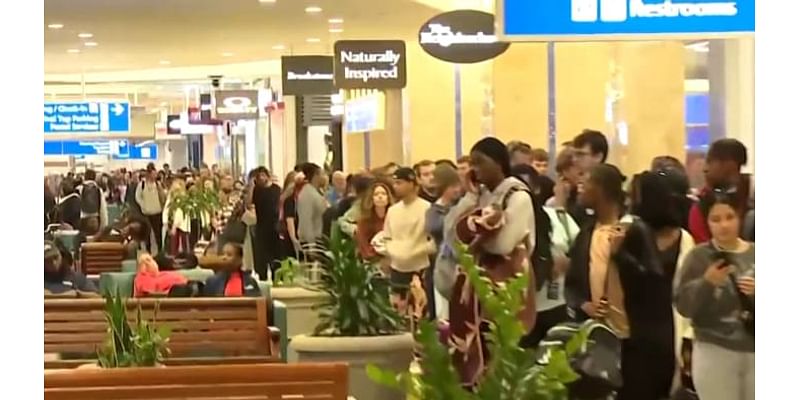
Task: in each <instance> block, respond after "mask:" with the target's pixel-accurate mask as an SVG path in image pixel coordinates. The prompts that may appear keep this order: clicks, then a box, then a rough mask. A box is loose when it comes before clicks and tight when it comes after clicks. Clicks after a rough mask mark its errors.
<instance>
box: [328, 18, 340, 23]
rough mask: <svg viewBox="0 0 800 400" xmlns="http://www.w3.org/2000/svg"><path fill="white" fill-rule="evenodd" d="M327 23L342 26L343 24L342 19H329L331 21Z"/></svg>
mask: <svg viewBox="0 0 800 400" xmlns="http://www.w3.org/2000/svg"><path fill="white" fill-rule="evenodd" d="M328 23H329V24H343V23H344V19H342V18H331V19H329V20H328Z"/></svg>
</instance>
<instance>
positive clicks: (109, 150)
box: [44, 139, 130, 157]
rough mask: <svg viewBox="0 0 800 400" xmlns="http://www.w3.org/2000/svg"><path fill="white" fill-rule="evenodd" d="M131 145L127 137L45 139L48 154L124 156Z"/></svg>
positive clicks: (45, 151) (46, 153)
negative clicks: (109, 138) (108, 138)
mask: <svg viewBox="0 0 800 400" xmlns="http://www.w3.org/2000/svg"><path fill="white" fill-rule="evenodd" d="M129 151H130V145H129V144H128V141H127V140H125V139H114V140H45V142H44V155H46V156H123V157H127V156H128V154H129Z"/></svg>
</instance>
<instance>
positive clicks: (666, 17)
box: [497, 0, 756, 41]
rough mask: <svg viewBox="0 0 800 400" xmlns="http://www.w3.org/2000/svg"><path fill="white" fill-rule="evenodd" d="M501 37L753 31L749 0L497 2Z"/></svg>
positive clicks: (624, 36)
mask: <svg viewBox="0 0 800 400" xmlns="http://www.w3.org/2000/svg"><path fill="white" fill-rule="evenodd" d="M497 9H498V18H497V20H498V23H499V25H500V29H499V36H500V37H501V39H503V40H506V41H589V40H626V39H648V38H650V39H658V38H685V39H690V38H711V37H727V36H736V35H742V34H752V33H753V32H755V25H756V23H755V13H756V12H755V0H497Z"/></svg>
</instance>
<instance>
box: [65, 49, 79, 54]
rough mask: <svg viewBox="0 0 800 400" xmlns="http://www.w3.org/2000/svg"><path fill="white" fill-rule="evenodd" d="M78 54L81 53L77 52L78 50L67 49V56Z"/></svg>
mask: <svg viewBox="0 0 800 400" xmlns="http://www.w3.org/2000/svg"><path fill="white" fill-rule="evenodd" d="M80 52H81V51H80V50H78V49H67V53H69V54H78V53H80Z"/></svg>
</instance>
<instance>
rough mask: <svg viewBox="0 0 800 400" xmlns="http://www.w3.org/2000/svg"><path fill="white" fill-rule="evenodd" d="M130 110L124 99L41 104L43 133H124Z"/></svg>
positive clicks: (128, 126) (129, 119)
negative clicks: (42, 107)
mask: <svg viewBox="0 0 800 400" xmlns="http://www.w3.org/2000/svg"><path fill="white" fill-rule="evenodd" d="M130 111H131V110H130V104H128V102H127V101H86V102H73V103H44V133H64V134H69V133H98V132H112V133H127V132H129V131H130V129H131V113H130Z"/></svg>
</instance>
